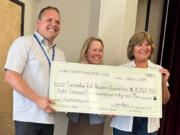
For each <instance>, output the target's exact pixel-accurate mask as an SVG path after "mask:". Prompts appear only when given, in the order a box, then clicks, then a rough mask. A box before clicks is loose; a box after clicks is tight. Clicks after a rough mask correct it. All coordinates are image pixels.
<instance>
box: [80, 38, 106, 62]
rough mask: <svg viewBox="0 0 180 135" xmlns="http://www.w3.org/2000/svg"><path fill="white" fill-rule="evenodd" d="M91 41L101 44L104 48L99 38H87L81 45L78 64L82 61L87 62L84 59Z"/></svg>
mask: <svg viewBox="0 0 180 135" xmlns="http://www.w3.org/2000/svg"><path fill="white" fill-rule="evenodd" d="M93 41H99V42H100V43H101V44H102V47H103V48H104V44H103V41H102V40H101V39H100V38H96V37H89V38H87V39H86V40H85V42H84V44H83V47H82V49H81V53H80V58H79V62H81V61H82V60H86V61H87V58H86V53H87V51H88V49H89V47H90V45H91V43H92V42H93Z"/></svg>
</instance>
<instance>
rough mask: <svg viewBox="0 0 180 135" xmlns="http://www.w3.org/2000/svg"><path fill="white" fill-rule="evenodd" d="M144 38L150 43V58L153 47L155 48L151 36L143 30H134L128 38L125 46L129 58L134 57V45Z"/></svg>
mask: <svg viewBox="0 0 180 135" xmlns="http://www.w3.org/2000/svg"><path fill="white" fill-rule="evenodd" d="M145 40H146V41H147V42H148V43H149V44H150V45H151V54H150V56H149V58H148V59H150V58H151V56H152V54H153V52H154V49H155V46H154V44H153V40H152V37H151V35H150V33H148V32H145V31H140V32H136V33H135V34H134V35H133V36H132V37H131V39H130V40H129V44H128V47H127V57H128V59H129V60H133V59H134V54H133V51H134V46H135V45H137V44H140V43H142V42H143V41H145Z"/></svg>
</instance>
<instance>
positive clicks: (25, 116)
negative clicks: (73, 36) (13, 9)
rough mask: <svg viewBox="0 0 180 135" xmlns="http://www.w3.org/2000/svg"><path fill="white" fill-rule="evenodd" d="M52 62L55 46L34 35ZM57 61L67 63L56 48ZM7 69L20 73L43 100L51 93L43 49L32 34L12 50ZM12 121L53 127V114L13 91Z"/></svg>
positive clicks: (9, 53)
mask: <svg viewBox="0 0 180 135" xmlns="http://www.w3.org/2000/svg"><path fill="white" fill-rule="evenodd" d="M35 34H36V36H37V38H38V39H39V41H40V43H41V45H42V47H43V48H44V50H45V52H46V54H47V55H48V57H49V59H50V60H52V53H53V49H52V48H53V46H55V45H52V46H51V47H49V46H48V42H47V40H46V39H44V38H43V37H42V36H41V35H40V34H39V33H38V32H35ZM54 60H56V61H65V56H64V53H63V52H62V51H61V50H60V49H58V48H57V47H55V57H54ZM4 68H5V69H8V70H12V71H15V72H18V73H19V74H21V75H22V77H23V79H24V80H25V81H26V83H27V84H28V85H29V86H30V87H31V89H32V90H33V91H35V92H36V93H37V94H38V95H39V96H41V97H48V94H49V77H50V76H49V75H50V74H49V71H50V69H49V68H50V67H49V64H48V61H47V58H46V57H45V55H44V53H43V51H42V49H41V48H40V46H39V44H38V42H37V40H36V39H35V38H34V36H33V35H28V36H23V37H19V38H17V39H16V40H15V41H14V42H13V43H12V46H11V47H10V49H9V52H8V56H7V61H6V64H5V67H4ZM13 120H16V121H23V122H34V123H44V124H54V123H55V122H54V114H48V113H46V112H45V111H43V110H41V109H40V108H39V107H38V106H37V105H36V104H35V103H34V102H32V101H31V100H29V99H28V98H26V97H24V96H22V95H21V94H20V93H18V92H17V91H15V90H14V91H13Z"/></svg>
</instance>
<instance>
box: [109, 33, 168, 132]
mask: <svg viewBox="0 0 180 135" xmlns="http://www.w3.org/2000/svg"><path fill="white" fill-rule="evenodd" d="M153 51H154V45H153V40H152V37H151V35H150V34H149V33H148V32H144V31H141V32H137V33H135V34H134V35H133V36H132V37H131V39H130V40H129V45H128V48H127V56H128V59H129V60H131V61H130V62H129V63H127V64H124V65H122V66H124V67H132V68H147V69H148V68H149V69H156V70H159V71H160V72H161V73H162V103H163V104H166V103H167V102H168V101H169V99H170V93H169V90H168V83H167V81H168V78H169V75H170V74H169V72H168V70H166V69H164V68H162V67H161V66H159V65H156V64H154V63H152V62H151V61H150V60H149V59H150V57H151V55H152V53H153ZM111 127H113V135H157V131H158V129H159V127H160V122H159V119H158V118H147V117H132V116H115V117H114V118H112V121H111Z"/></svg>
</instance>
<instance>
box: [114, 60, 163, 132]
mask: <svg viewBox="0 0 180 135" xmlns="http://www.w3.org/2000/svg"><path fill="white" fill-rule="evenodd" d="M121 66H123V67H134V68H135V67H136V64H135V62H134V61H131V62H129V63H127V64H123V65H121ZM148 68H149V69H156V70H159V69H161V68H162V67H161V66H159V65H156V64H154V63H152V62H151V61H149V60H148ZM111 127H113V128H116V129H119V130H122V131H127V132H132V128H133V117H132V116H116V117H114V118H112V121H111ZM159 127H160V121H159V118H148V128H147V129H148V133H152V132H155V131H157V130H158V129H159Z"/></svg>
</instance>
